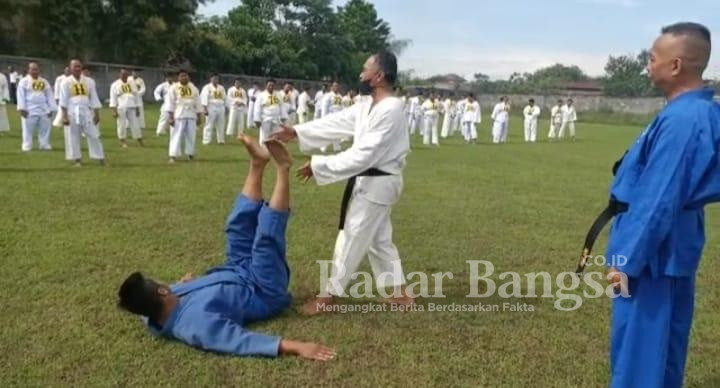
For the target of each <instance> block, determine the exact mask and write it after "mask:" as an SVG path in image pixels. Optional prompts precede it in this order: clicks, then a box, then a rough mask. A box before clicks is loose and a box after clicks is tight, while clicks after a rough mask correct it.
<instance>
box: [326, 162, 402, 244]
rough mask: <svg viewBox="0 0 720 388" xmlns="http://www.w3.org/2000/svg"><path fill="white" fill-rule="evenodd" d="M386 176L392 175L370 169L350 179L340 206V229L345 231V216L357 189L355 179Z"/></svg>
mask: <svg viewBox="0 0 720 388" xmlns="http://www.w3.org/2000/svg"><path fill="white" fill-rule="evenodd" d="M386 175H392V174H390V173H387V172H385V171H382V170H378V169H377V168H374V167H373V168H369V169H367V170H365V171H363V172H361V173H360V174H357V175H355V176H354V177H352V178H350V179H348V181H347V184H346V185H345V192H344V193H343V197H342V203H341V204H340V225H339V226H338V229H340V230H343V227H345V216H346V215H347V208H348V205H349V204H350V197H352V192H353V189H354V188H355V179H357V177H359V176H386Z"/></svg>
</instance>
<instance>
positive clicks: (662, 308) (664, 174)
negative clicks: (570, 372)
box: [606, 23, 720, 388]
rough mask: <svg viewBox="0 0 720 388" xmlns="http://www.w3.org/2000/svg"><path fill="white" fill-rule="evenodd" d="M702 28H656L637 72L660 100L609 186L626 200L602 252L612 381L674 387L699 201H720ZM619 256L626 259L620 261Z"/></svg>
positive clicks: (698, 242)
mask: <svg viewBox="0 0 720 388" xmlns="http://www.w3.org/2000/svg"><path fill="white" fill-rule="evenodd" d="M710 49H711V39H710V32H709V30H708V29H707V28H705V27H704V26H702V25H699V24H695V23H678V24H674V25H671V26H668V27H665V28H663V29H662V33H661V35H660V37H659V38H657V40H656V41H655V43H654V44H653V47H652V50H651V55H650V59H649V63H648V65H647V70H648V74H649V77H650V79H651V80H652V82H653V84H654V85H655V86H656V87H658V88H659V89H660V90H662V91H663V92H664V94H665V96H666V98H667V100H668V103H667V105H666V106H665V108H664V109H663V110H662V111H661V112H660V113H659V114H658V115H657V117H656V118H655V119H654V120H653V122H652V123H651V124H650V125H649V126H648V128H647V129H646V130H645V131H644V132H643V133H642V134H641V135H640V137H639V138H638V139H637V141H636V142H635V144H633V145H632V146H631V147H630V149H629V150H628V152H627V154H626V155H625V157H624V159H623V160H622V163H621V164H620V166H619V169H618V170H617V174H616V176H615V180H614V181H613V183H612V187H611V190H610V195H611V199H612V200H614V201H617V202H620V203H622V204H624V205H626V206H627V209H626V211H625V212H623V213H620V214H619V215H617V217H616V218H615V221H614V223H613V226H612V230H611V233H610V238H609V241H608V247H607V254H606V257H608V258H611V257H616V258H618V259H617V260H616V263H615V265H614V266H613V267H612V268H611V269H610V276H609V279H611V282H612V283H615V284H616V285H622V287H623V288H624V289H625V290H626V291H627V292H628V293H629V296H628V297H617V298H615V299H614V300H613V306H612V322H611V325H612V327H611V339H610V347H611V349H610V364H611V365H610V366H611V381H610V386H612V387H648V388H652V387H680V386H682V382H683V372H684V368H685V360H686V356H687V348H688V340H689V335H690V327H691V324H692V314H693V305H694V295H695V272H696V270H697V268H698V263H699V262H700V257H701V254H702V249H703V245H704V244H705V231H704V229H705V225H704V224H705V220H704V212H703V207H704V206H705V205H706V204H708V203H711V202H717V201H718V200H720V160H719V159H718V157H719V155H718V147H719V146H720V106H719V105H718V104H717V103H715V102H714V101H713V91H712V90H709V89H705V88H704V87H703V85H704V83H703V79H702V74H703V72H704V70H705V68H706V67H707V64H708V61H709V58H710ZM620 256H622V257H624V258H626V259H622V260H621V259H620Z"/></svg>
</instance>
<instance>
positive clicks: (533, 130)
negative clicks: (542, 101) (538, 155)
mask: <svg viewBox="0 0 720 388" xmlns="http://www.w3.org/2000/svg"><path fill="white" fill-rule="evenodd" d="M523 116H524V117H525V122H524V125H525V141H529V142H533V143H534V142H535V140H536V139H537V124H538V117H540V107H539V106H537V105H533V106H530V105H527V106H526V107H525V109H523Z"/></svg>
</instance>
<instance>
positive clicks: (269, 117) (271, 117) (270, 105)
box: [253, 79, 287, 144]
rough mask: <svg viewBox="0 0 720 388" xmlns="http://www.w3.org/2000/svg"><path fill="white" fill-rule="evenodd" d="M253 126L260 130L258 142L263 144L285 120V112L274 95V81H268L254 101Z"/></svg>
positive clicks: (280, 102)
mask: <svg viewBox="0 0 720 388" xmlns="http://www.w3.org/2000/svg"><path fill="white" fill-rule="evenodd" d="M253 118H254V119H255V125H256V126H257V127H258V128H259V129H260V131H259V132H260V136H259V142H260V144H264V143H265V140H268V139H269V138H270V134H271V133H273V132H274V131H275V130H276V129H277V127H278V126H279V125H280V124H281V123H284V122H285V120H287V110H285V104H283V103H282V100H281V99H280V96H279V95H278V93H275V80H274V79H269V80H268V81H267V83H266V84H265V91H263V92H262V93H260V94H259V95H258V96H257V98H256V99H255V113H253Z"/></svg>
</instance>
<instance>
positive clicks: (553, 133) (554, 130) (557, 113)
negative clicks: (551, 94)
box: [548, 100, 563, 141]
mask: <svg viewBox="0 0 720 388" xmlns="http://www.w3.org/2000/svg"><path fill="white" fill-rule="evenodd" d="M562 107H563V100H558V101H557V105H555V106H553V107H552V109H551V110H550V132H548V139H550V141H553V140H555V138H556V137H557V135H558V133H559V132H560V126H561V125H562Z"/></svg>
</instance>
